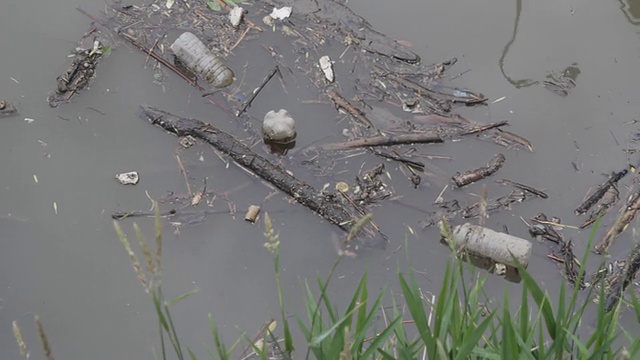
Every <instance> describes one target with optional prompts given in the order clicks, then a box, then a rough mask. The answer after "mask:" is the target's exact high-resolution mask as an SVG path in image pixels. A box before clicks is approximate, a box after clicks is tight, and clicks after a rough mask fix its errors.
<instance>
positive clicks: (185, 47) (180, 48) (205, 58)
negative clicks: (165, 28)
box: [171, 32, 233, 88]
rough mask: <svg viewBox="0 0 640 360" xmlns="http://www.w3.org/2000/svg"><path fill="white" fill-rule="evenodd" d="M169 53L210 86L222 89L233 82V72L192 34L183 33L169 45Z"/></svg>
mask: <svg viewBox="0 0 640 360" xmlns="http://www.w3.org/2000/svg"><path fill="white" fill-rule="evenodd" d="M171 51H173V53H174V54H175V55H176V57H177V58H178V59H179V60H180V61H181V62H182V63H183V64H184V65H185V66H186V67H188V68H189V69H191V70H192V71H193V72H195V73H196V74H198V75H200V76H202V77H203V78H204V79H205V80H206V81H207V82H208V83H209V84H210V85H211V86H213V87H216V88H223V87H227V86H229V85H231V83H232V82H233V71H231V69H229V67H227V65H225V64H224V62H223V61H222V59H220V58H219V57H217V56H216V55H214V54H213V53H212V52H211V50H209V48H207V46H206V45H205V44H204V43H203V42H202V41H200V39H198V38H197V37H196V36H195V35H194V34H192V33H190V32H185V33H183V34H182V35H180V37H178V38H177V39H176V41H174V42H173V44H171Z"/></svg>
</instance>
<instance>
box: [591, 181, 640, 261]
mask: <svg viewBox="0 0 640 360" xmlns="http://www.w3.org/2000/svg"><path fill="white" fill-rule="evenodd" d="M638 210H640V191H638V192H636V193H635V194H634V195H633V196H632V197H631V198H630V199H629V201H627V207H626V208H625V210H624V212H623V213H622V215H621V216H620V217H619V218H618V219H616V221H615V222H614V223H613V225H611V227H609V230H607V233H606V234H605V235H604V236H603V237H602V239H600V241H598V243H597V244H596V246H595V250H596V253H598V254H604V253H606V252H607V249H609V247H610V246H611V244H612V243H613V241H614V240H615V239H616V237H617V236H618V235H620V234H621V233H622V232H623V231H625V230H626V229H627V226H629V224H630V223H631V221H632V220H633V218H634V217H636V214H637V213H638Z"/></svg>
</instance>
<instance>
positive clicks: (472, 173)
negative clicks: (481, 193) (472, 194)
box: [451, 154, 506, 187]
mask: <svg viewBox="0 0 640 360" xmlns="http://www.w3.org/2000/svg"><path fill="white" fill-rule="evenodd" d="M505 160H506V159H505V157H504V155H503V154H496V155H495V156H494V157H493V159H491V161H489V163H488V164H487V165H486V166H483V167H479V168H477V169H473V170H467V171H465V172H464V173H462V174H461V173H458V174H457V175H455V176H453V177H452V178H451V180H453V183H454V184H456V186H457V187H463V186H465V185H469V184H471V183H473V182H476V181H478V180H482V179H484V178H486V177H487V176H491V175H493V174H494V173H495V172H496V171H498V170H500V168H502V166H503V165H504V162H505Z"/></svg>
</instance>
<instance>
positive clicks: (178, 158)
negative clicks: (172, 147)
mask: <svg viewBox="0 0 640 360" xmlns="http://www.w3.org/2000/svg"><path fill="white" fill-rule="evenodd" d="M175 155H176V160H178V166H179V167H180V172H182V175H183V176H184V182H186V183H187V191H188V192H189V196H191V197H193V193H192V192H191V185H189V179H188V178H187V171H186V170H185V169H184V165H182V160H180V156H178V154H175Z"/></svg>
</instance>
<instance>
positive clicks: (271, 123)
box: [262, 109, 297, 144]
mask: <svg viewBox="0 0 640 360" xmlns="http://www.w3.org/2000/svg"><path fill="white" fill-rule="evenodd" d="M262 135H263V136H264V141H265V142H267V143H275V144H289V143H291V142H293V141H295V139H296V135H297V133H296V123H295V121H294V120H293V118H292V117H291V115H289V112H288V111H287V110H285V109H280V110H278V112H275V111H273V110H271V111H269V112H268V113H267V114H266V115H265V116H264V121H263V122H262Z"/></svg>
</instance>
